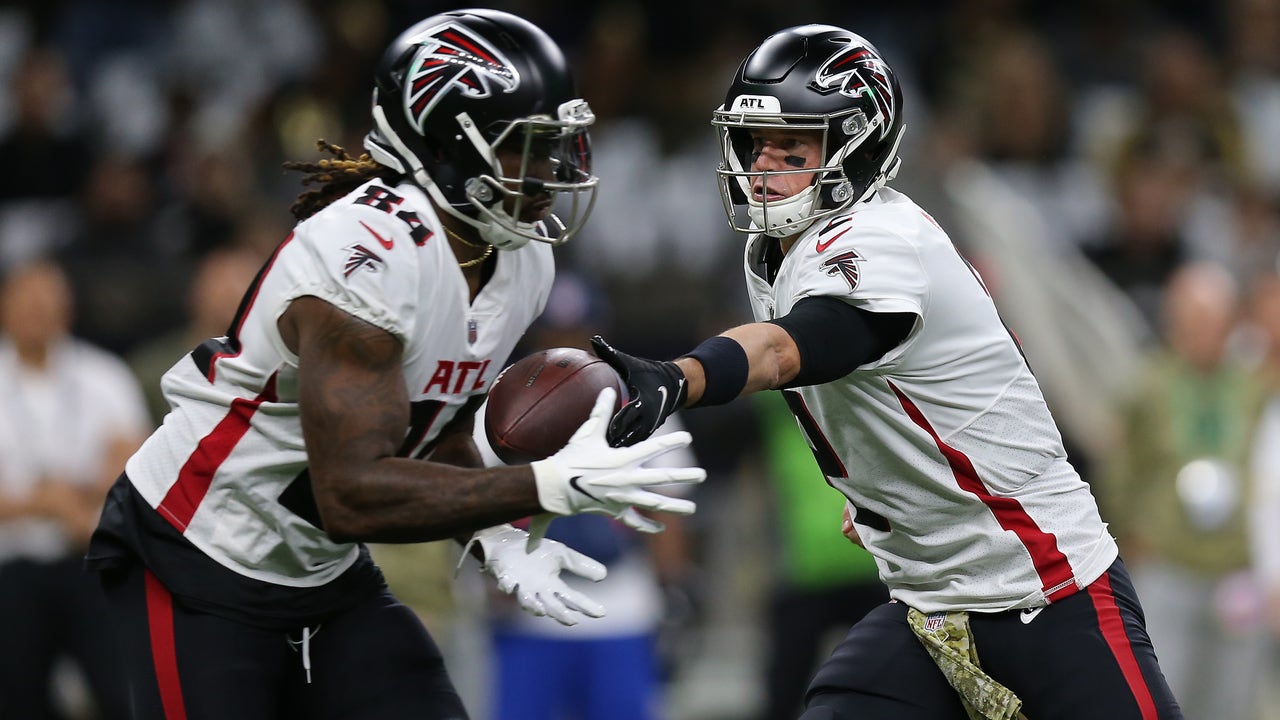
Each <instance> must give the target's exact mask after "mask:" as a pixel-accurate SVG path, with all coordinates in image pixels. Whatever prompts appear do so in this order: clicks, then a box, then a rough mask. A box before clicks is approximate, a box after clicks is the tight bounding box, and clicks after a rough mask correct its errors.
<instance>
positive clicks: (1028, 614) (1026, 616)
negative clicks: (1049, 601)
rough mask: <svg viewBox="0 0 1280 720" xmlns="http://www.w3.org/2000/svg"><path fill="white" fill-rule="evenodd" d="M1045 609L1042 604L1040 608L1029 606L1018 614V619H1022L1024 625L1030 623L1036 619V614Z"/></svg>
mask: <svg viewBox="0 0 1280 720" xmlns="http://www.w3.org/2000/svg"><path fill="white" fill-rule="evenodd" d="M1043 610H1044V606H1043V605H1041V606H1040V607H1038V608H1027V609H1026V610H1023V611H1022V612H1021V613H1019V614H1018V619H1019V620H1021V621H1022V624H1023V625H1030V624H1031V621H1032V620H1035V619H1036V616H1037V615H1039V614H1040V612H1041V611H1043Z"/></svg>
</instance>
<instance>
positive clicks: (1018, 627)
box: [801, 560, 1182, 720]
mask: <svg viewBox="0 0 1280 720" xmlns="http://www.w3.org/2000/svg"><path fill="white" fill-rule="evenodd" d="M969 620H970V627H971V630H972V634H973V642H974V645H975V646H976V648H977V651H978V657H979V661H980V662H981V664H982V667H983V669H984V670H985V671H986V672H987V674H989V675H990V676H991V677H993V678H994V679H995V680H997V681H998V682H1000V683H1002V684H1003V685H1005V686H1006V687H1008V688H1009V689H1010V690H1013V691H1014V692H1015V693H1017V695H1018V697H1020V698H1021V699H1022V702H1023V710H1022V711H1023V713H1024V714H1025V715H1026V716H1027V717H1028V718H1031V719H1032V720H1068V719H1071V720H1098V719H1099V718H1106V719H1107V720H1180V719H1181V718H1182V711H1181V710H1180V709H1179V708H1178V703H1177V701H1176V700H1174V697H1173V694H1172V693H1171V692H1170V691H1169V686H1168V684H1167V683H1166V682H1165V679H1164V675H1163V674H1162V673H1161V672H1160V666H1159V664H1158V663H1157V661H1156V655H1155V651H1154V650H1153V649H1152V646H1151V640H1150V638H1149V637H1148V636H1147V631H1146V628H1145V626H1144V622H1145V621H1144V619H1143V616H1142V608H1141V606H1140V605H1139V603H1138V598H1137V595H1136V594H1135V593H1134V590H1133V585H1132V583H1131V582H1130V581H1129V574H1128V572H1127V571H1126V570H1125V569H1124V565H1123V563H1121V562H1120V561H1119V560H1116V562H1115V564H1113V565H1112V566H1111V568H1110V570H1109V571H1108V572H1107V573H1106V574H1104V575H1103V576H1102V577H1101V578H1099V579H1098V580H1096V581H1095V582H1094V583H1093V584H1091V585H1090V586H1089V587H1087V588H1085V589H1084V590H1081V591H1079V592H1077V593H1075V594H1073V595H1070V596H1068V597H1066V598H1063V599H1061V600H1059V601H1057V602H1055V603H1053V604H1052V605H1049V606H1048V607H1046V608H1044V609H1043V610H1041V611H1040V612H1039V613H1035V614H1026V613H1022V612H1018V611H1009V612H1001V613H970V616H969ZM801 720H967V715H966V714H965V710H964V707H963V706H962V705H961V704H960V700H959V698H958V696H957V695H956V693H955V691H954V690H952V689H951V687H950V686H949V685H948V684H947V681H946V679H945V678H943V676H942V672H941V671H940V670H938V668H937V666H936V665H935V664H934V662H933V659H932V658H930V657H929V655H928V653H927V652H925V649H924V646H923V645H921V644H920V641H919V640H918V639H916V636H915V634H914V633H913V632H912V631H911V628H910V627H909V626H908V625H907V606H906V605H904V604H902V603H897V602H890V603H886V604H884V605H881V606H880V607H878V608H876V609H875V610H873V611H871V613H870V614H868V615H867V617H866V618H864V619H863V620H862V621H861V622H859V623H858V624H857V625H854V626H853V629H852V630H850V631H849V635H848V636H847V637H846V638H845V639H844V641H843V642H841V644H840V645H839V646H838V647H837V648H836V650H835V652H833V653H832V655H831V657H830V658H829V659H828V660H827V662H826V663H824V664H823V666H822V667H821V668H819V670H818V673H817V675H816V676H815V677H814V680H813V682H812V683H811V684H810V686H809V691H808V696H807V701H806V711H805V713H804V714H803V715H801Z"/></svg>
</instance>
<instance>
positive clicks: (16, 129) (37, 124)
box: [0, 47, 91, 268]
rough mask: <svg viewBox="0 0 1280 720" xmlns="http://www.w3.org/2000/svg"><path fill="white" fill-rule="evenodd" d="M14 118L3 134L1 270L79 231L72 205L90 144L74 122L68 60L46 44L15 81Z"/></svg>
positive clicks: (12, 86) (81, 182)
mask: <svg viewBox="0 0 1280 720" xmlns="http://www.w3.org/2000/svg"><path fill="white" fill-rule="evenodd" d="M9 94H10V95H11V102H12V103H13V105H14V120H13V124H12V125H11V126H10V128H9V130H8V132H7V133H5V134H4V135H3V136H2V137H0V157H2V158H4V162H5V168H6V171H5V172H4V173H0V268H3V266H5V265H7V264H13V263H16V262H19V261H22V260H24V259H26V258H29V257H31V256H34V255H38V254H43V253H47V252H49V251H50V250H52V249H55V248H57V247H58V246H59V245H60V244H62V242H64V239H65V238H67V237H68V236H69V234H70V231H71V219H72V215H71V213H70V212H69V211H70V210H71V208H72V203H73V201H74V200H75V198H77V197H78V196H79V194H80V192H81V191H82V189H83V188H84V185H85V183H86V181H87V179H88V173H89V166H90V157H91V155H90V150H89V143H88V141H87V140H86V139H85V137H84V136H83V135H82V134H81V127H80V126H79V125H78V124H77V123H76V122H75V121H74V118H75V112H74V110H75V107H74V102H75V96H74V92H73V90H72V87H71V83H70V80H69V78H68V76H67V68H66V62H65V61H64V59H63V57H62V55H60V54H59V53H58V52H57V50H55V49H53V48H51V47H40V48H35V49H33V50H31V51H30V52H29V53H27V54H26V55H25V56H24V57H23V58H22V59H21V61H20V62H19V64H18V66H17V68H16V69H15V71H14V73H13V77H12V79H11V80H10V84H9Z"/></svg>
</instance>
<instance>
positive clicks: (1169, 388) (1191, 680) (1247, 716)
mask: <svg viewBox="0 0 1280 720" xmlns="http://www.w3.org/2000/svg"><path fill="white" fill-rule="evenodd" d="M1237 313H1238V296H1237V289H1236V286H1235V283H1234V281H1233V280H1232V278H1231V276H1230V274H1229V273H1228V272H1227V271H1226V270H1225V269H1223V268H1221V267H1218V266H1215V265H1208V264H1191V265H1187V266H1184V267H1181V268H1179V269H1178V271H1177V272H1176V273H1175V274H1174V275H1173V277H1172V278H1171V279H1170V281H1169V284H1168V288H1167V290H1166V292H1165V295H1164V305H1163V321H1164V322H1163V326H1162V327H1163V331H1164V332H1163V337H1164V347H1163V348H1162V349H1160V350H1158V351H1156V352H1155V353H1154V354H1153V356H1152V358H1151V359H1150V361H1149V364H1148V367H1147V370H1146V372H1145V374H1144V376H1143V378H1142V388H1141V390H1140V391H1139V394H1138V395H1137V396H1136V397H1135V398H1134V400H1133V402H1132V403H1131V404H1130V406H1129V407H1128V408H1127V415H1126V422H1125V426H1124V431H1125V432H1124V438H1123V442H1122V443H1120V444H1118V445H1117V448H1116V452H1115V455H1114V457H1113V464H1112V466H1111V468H1110V470H1111V472H1110V474H1109V475H1108V477H1107V481H1106V484H1105V486H1104V487H1103V491H1104V492H1103V497H1104V500H1105V506H1104V507H1105V510H1106V511H1107V515H1106V517H1107V518H1108V519H1109V520H1110V521H1111V523H1112V525H1111V527H1112V529H1113V532H1114V533H1115V534H1116V537H1117V539H1118V541H1119V543H1120V548H1121V552H1122V553H1123V555H1124V557H1125V561H1126V562H1127V563H1128V564H1129V566H1130V567H1131V568H1132V569H1133V570H1132V572H1133V578H1134V585H1135V587H1137V589H1138V592H1139V593H1141V594H1142V597H1143V606H1144V608H1145V609H1146V617H1147V626H1148V628H1149V629H1150V633H1151V638H1152V642H1153V643H1154V644H1155V647H1156V651H1157V653H1158V654H1159V656H1160V663H1161V666H1162V667H1163V668H1164V672H1165V676H1166V678H1167V679H1168V681H1169V684H1170V686H1171V687H1172V688H1173V690H1174V693H1175V695H1176V696H1177V697H1178V700H1179V701H1180V702H1181V704H1182V706H1183V707H1184V708H1185V712H1186V716H1187V717H1189V718H1209V717H1212V718H1219V719H1221V720H1252V718H1254V717H1255V716H1256V713H1257V708H1256V707H1255V703H1254V698H1255V697H1256V696H1257V692H1258V682H1259V680H1260V673H1261V667H1262V665H1261V661H1262V652H1263V649H1264V641H1263V636H1262V635H1261V633H1260V632H1259V630H1260V629H1261V628H1260V625H1259V617H1258V613H1257V612H1256V601H1255V600H1256V588H1255V587H1254V584H1253V581H1252V578H1251V577H1250V574H1249V572H1248V571H1249V568H1250V555H1249V535H1248V522H1249V514H1248V513H1247V512H1246V508H1248V507H1249V506H1250V502H1251V501H1250V496H1251V489H1250V483H1249V482H1248V477H1249V476H1248V468H1249V462H1250V456H1251V452H1252V450H1253V439H1254V431H1255V427H1256V424H1257V420H1258V417H1259V413H1260V412H1261V409H1262V403H1263V399H1264V395H1263V393H1262V391H1261V386H1260V385H1259V383H1258V382H1257V378H1256V376H1255V375H1254V374H1253V373H1252V372H1250V371H1249V369H1248V368H1247V367H1246V366H1244V365H1243V364H1242V363H1240V362H1238V361H1237V360H1236V359H1235V358H1234V357H1233V356H1232V355H1231V354H1230V353H1229V352H1228V339H1229V337H1230V336H1231V333H1232V330H1233V328H1234V326H1235V322H1236V321H1237V319H1238V314H1237Z"/></svg>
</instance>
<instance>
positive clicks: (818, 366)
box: [769, 296, 916, 388]
mask: <svg viewBox="0 0 1280 720" xmlns="http://www.w3.org/2000/svg"><path fill="white" fill-rule="evenodd" d="M915 321H916V315H915V314H914V313H873V312H870V311H868V310H863V309H861V308H857V307H854V306H853V305H850V304H849V303H847V302H844V301H843V300H840V299H839V298H835V297H830V296H816V297H806V298H802V299H801V300H800V302H797V303H796V304H795V307H793V308H791V312H789V313H787V314H786V315H784V316H782V317H780V318H776V319H773V320H770V321H769V322H771V323H773V324H774V325H777V326H778V327H780V328H782V329H783V330H786V331H787V334H788V335H790V336H791V339H792V340H793V341H795V344H796V347H797V348H799V349H800V373H799V374H797V375H796V376H795V378H794V379H792V380H791V382H789V383H787V384H786V385H784V386H783V387H784V388H792V387H803V386H806V385H821V384H822V383H825V382H831V381H832V380H836V379H838V378H842V377H844V376H845V375H848V374H849V373H851V372H853V370H854V369H855V368H857V367H858V366H859V365H864V364H866V363H869V362H871V361H873V360H875V359H877V358H879V357H882V356H883V355H884V354H885V353H887V352H889V351H890V350H892V349H893V348H895V347H897V346H898V344H899V343H901V342H902V341H903V340H905V339H906V337H907V333H909V332H911V328H912V327H913V326H914V325H915Z"/></svg>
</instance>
